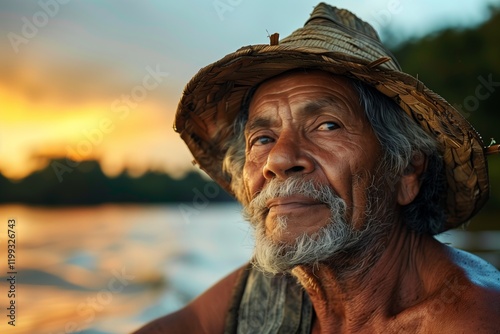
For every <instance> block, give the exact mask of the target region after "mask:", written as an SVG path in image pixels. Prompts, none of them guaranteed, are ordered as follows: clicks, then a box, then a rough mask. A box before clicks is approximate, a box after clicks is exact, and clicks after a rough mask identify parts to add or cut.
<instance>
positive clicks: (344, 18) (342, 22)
mask: <svg viewBox="0 0 500 334" xmlns="http://www.w3.org/2000/svg"><path fill="white" fill-rule="evenodd" d="M322 20H326V22H328V21H329V22H330V23H333V24H336V25H337V26H339V27H345V28H348V29H351V30H353V31H356V32H360V33H363V34H365V35H367V36H369V37H371V38H373V39H375V40H376V41H377V42H379V43H380V38H379V36H378V34H377V32H376V31H375V29H373V27H372V26H371V25H370V24H368V23H367V22H365V21H363V20H361V19H360V18H359V17H357V16H356V15H354V14H353V13H351V12H350V11H348V10H346V9H341V8H337V7H333V6H330V5H328V4H326V3H324V2H322V3H320V4H318V5H317V6H316V7H315V8H314V10H313V12H312V13H311V16H310V18H309V20H307V21H306V23H305V24H304V26H306V25H307V24H309V23H311V24H316V23H320V22H321V21H322ZM323 22H325V21H323ZM326 22H325V23H326Z"/></svg>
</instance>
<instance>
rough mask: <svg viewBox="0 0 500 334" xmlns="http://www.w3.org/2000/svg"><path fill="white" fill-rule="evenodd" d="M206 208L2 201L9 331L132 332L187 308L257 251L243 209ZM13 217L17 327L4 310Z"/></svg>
mask: <svg viewBox="0 0 500 334" xmlns="http://www.w3.org/2000/svg"><path fill="white" fill-rule="evenodd" d="M200 206H201V205H200V204H198V205H196V206H195V205H194V204H193V205H191V206H190V205H186V204H183V205H168V206H134V205H129V206H123V205H119V206H117V205H104V206H98V207H86V208H82V207H75V208H57V209H47V208H35V207H26V206H1V207H0V219H1V221H0V224H4V225H5V226H1V225H0V263H1V266H0V270H1V271H0V276H2V278H1V282H2V284H1V285H0V287H1V291H0V303H1V304H0V310H2V311H0V315H1V316H0V319H1V320H0V321H1V322H0V333H30V334H31V333H40V334H45V333H47V334H49V333H50V334H61V333H72V332H78V331H80V332H81V333H86V334H91V333H92V334H97V333H99V334H102V333H128V332H131V331H132V330H134V329H137V328H138V327H140V326H141V325H142V324H144V323H145V322H147V321H149V320H152V319H153V318H156V317H158V316H161V315H164V314H166V313H170V312H172V311H174V310H176V309H178V308H180V307H181V306H182V305H184V304H185V303H187V302H188V301H190V300H191V299H193V298H194V297H195V296H197V295H198V294H200V293H201V292H202V291H204V290H205V289H206V288H208V287H209V286H210V285H212V284H213V283H214V282H216V281H217V280H219V279H220V278H222V277H223V276H225V275H227V274H228V273H229V272H231V271H232V270H234V269H235V268H237V267H239V266H241V265H243V264H244V263H245V262H246V261H248V259H249V258H250V256H251V251H252V247H253V246H252V238H251V236H250V234H249V228H248V225H247V224H246V223H245V222H243V220H242V218H241V217H240V208H239V206H238V205H236V204H225V205H210V206H208V207H200ZM9 218H15V219H16V246H17V248H16V266H17V268H16V269H17V272H18V274H17V275H16V279H17V282H16V285H17V286H16V298H15V302H16V326H15V327H12V326H9V325H7V321H8V318H6V316H5V315H6V312H7V310H6V307H7V300H8V298H7V290H8V286H7V283H6V277H5V276H6V271H7V270H6V266H5V265H6V262H7V258H6V256H7V254H6V250H5V247H3V245H5V244H6V241H5V240H6V238H7V220H8V219H9ZM4 310H5V311H4ZM4 314H5V315H4ZM5 319H7V320H5Z"/></svg>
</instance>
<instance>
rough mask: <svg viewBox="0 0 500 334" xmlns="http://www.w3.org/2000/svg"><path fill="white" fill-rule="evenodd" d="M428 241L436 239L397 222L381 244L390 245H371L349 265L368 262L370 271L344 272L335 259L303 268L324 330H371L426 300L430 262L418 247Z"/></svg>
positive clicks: (299, 270)
mask: <svg viewBox="0 0 500 334" xmlns="http://www.w3.org/2000/svg"><path fill="white" fill-rule="evenodd" d="M428 239H432V237H429V236H427V235H418V234H416V233H414V232H411V231H409V230H408V229H407V228H406V226H404V225H403V224H397V226H396V227H395V228H393V229H392V231H391V232H390V233H389V237H388V238H387V240H384V241H380V243H384V246H382V247H381V246H380V245H379V247H378V248H379V249H378V250H377V249H376V248H377V245H375V246H372V247H367V249H365V250H364V251H363V252H361V253H359V254H358V255H357V256H355V257H354V258H353V259H351V260H350V261H349V262H351V263H356V260H357V262H358V263H359V262H360V261H363V262H365V263H366V264H365V267H366V268H364V269H360V270H357V271H353V272H350V273H349V272H347V273H342V272H339V270H338V269H337V268H338V267H335V266H334V263H335V262H336V260H335V259H334V260H332V261H328V262H324V263H320V264H316V265H314V266H306V265H301V266H297V267H295V268H294V269H293V270H292V274H293V275H294V276H296V277H297V279H298V281H299V283H300V284H301V285H302V286H303V287H304V289H305V290H306V291H307V293H308V294H309V297H310V298H311V302H312V304H313V306H314V309H315V312H316V319H317V321H319V322H320V327H321V328H322V330H325V332H333V331H336V330H341V329H347V328H350V329H352V330H361V328H365V329H366V326H367V324H370V323H373V321H376V320H377V319H378V318H380V317H383V318H389V317H394V316H396V315H397V314H399V313H400V312H402V311H404V310H405V309H407V308H410V307H411V306H413V305H415V304H417V303H418V302H419V301H421V300H423V299H425V297H426V292H427V289H425V287H424V286H423V284H422V281H423V280H422V279H421V277H422V273H421V272H420V268H422V266H421V265H422V263H423V260H424V259H423V258H422V253H419V252H418V249H421V247H425V246H423V245H422V244H423V243H427V242H428V241H429V240H428ZM380 243H379V244H380ZM338 260H340V259H338ZM338 260H337V261H338ZM366 261H370V262H369V263H367V262H366ZM381 320H382V319H381Z"/></svg>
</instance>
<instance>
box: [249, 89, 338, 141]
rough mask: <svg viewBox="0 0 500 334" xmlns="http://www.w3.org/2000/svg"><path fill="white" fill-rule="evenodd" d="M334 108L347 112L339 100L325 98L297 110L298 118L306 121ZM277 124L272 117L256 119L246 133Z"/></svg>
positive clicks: (250, 121)
mask: <svg viewBox="0 0 500 334" xmlns="http://www.w3.org/2000/svg"><path fill="white" fill-rule="evenodd" d="M332 106H333V107H337V108H335V109H336V110H338V111H342V112H345V110H344V109H345V106H343V105H342V104H340V103H339V102H338V101H337V100H335V99H333V98H331V97H324V98H320V99H315V100H311V101H308V102H306V104H305V105H304V106H301V107H300V109H298V110H297V118H298V119H299V120H304V119H305V118H309V117H314V116H319V115H320V114H321V113H322V111H323V109H324V108H326V107H332ZM276 122H277V120H275V119H271V118H270V117H266V116H263V117H256V118H254V119H252V120H249V121H248V122H247V124H246V126H245V132H246V133H248V132H251V131H253V130H255V129H268V128H271V127H272V126H273V123H276Z"/></svg>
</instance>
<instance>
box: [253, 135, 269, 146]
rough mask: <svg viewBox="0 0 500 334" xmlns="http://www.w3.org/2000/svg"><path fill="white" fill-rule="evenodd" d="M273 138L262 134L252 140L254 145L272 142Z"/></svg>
mask: <svg viewBox="0 0 500 334" xmlns="http://www.w3.org/2000/svg"><path fill="white" fill-rule="evenodd" d="M272 141H273V140H272V138H271V137H267V136H260V137H257V138H255V140H254V141H253V142H252V145H266V144H269V143H271V142H272Z"/></svg>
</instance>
